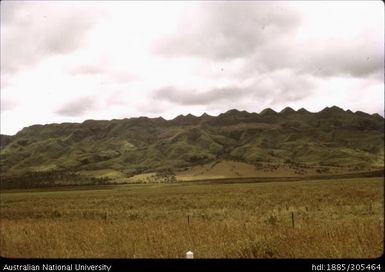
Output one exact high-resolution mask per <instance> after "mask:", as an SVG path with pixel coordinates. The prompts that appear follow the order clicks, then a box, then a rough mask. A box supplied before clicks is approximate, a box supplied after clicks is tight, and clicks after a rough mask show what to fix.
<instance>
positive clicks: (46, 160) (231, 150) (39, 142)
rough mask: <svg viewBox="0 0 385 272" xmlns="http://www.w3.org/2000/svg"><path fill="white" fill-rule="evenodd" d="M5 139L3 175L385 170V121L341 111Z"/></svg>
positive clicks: (144, 121)
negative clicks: (277, 167) (232, 168)
mask: <svg viewBox="0 0 385 272" xmlns="http://www.w3.org/2000/svg"><path fill="white" fill-rule="evenodd" d="M0 140H1V153H0V155H1V157H0V167H1V169H0V170H1V173H2V176H3V177H10V176H18V175H25V174H28V173H43V172H46V173H48V172H63V171H64V172H71V173H77V172H79V171H80V172H81V171H86V170H101V169H112V170H116V171H119V172H121V173H122V175H125V176H130V175H133V174H137V173H142V172H146V171H160V170H162V169H166V168H171V169H173V170H178V169H182V168H186V167H190V166H193V165H197V164H204V163H208V162H214V161H218V160H233V161H240V162H246V163H249V164H260V163H269V164H302V165H312V166H317V165H319V166H332V167H354V168H356V169H357V170H365V169H366V170H368V169H379V168H383V166H384V118H383V117H381V116H380V115H378V114H373V115H370V114H367V113H364V112H360V111H358V112H355V113H353V112H352V111H350V110H347V111H344V110H342V109H340V108H338V107H335V106H333V107H327V108H325V109H323V110H322V111H320V112H317V113H311V112H309V111H307V110H305V109H300V110H298V111H295V110H293V109H291V108H285V109H284V110H282V111H281V112H275V111H274V110H272V109H265V110H263V111H261V112H260V113H259V114H257V113H248V112H246V111H238V110H235V109H234V110H230V111H227V112H225V113H222V114H220V115H219V116H216V117H214V116H210V115H207V114H203V115H202V116H200V117H196V116H193V115H187V116H184V115H180V116H178V117H176V118H175V119H173V120H165V119H163V118H161V117H159V118H147V117H139V118H130V119H123V120H111V121H96V120H87V121H85V122H83V123H63V124H49V125H33V126H30V127H26V128H24V129H22V130H21V131H20V132H18V133H17V134H16V135H14V136H6V135H1V138H0Z"/></svg>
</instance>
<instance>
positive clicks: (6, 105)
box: [0, 98, 18, 112]
mask: <svg viewBox="0 0 385 272" xmlns="http://www.w3.org/2000/svg"><path fill="white" fill-rule="evenodd" d="M17 105H18V103H17V102H16V101H13V100H10V99H3V98H2V99H1V107H0V108H1V112H6V111H9V110H13V109H14V108H16V107H17Z"/></svg>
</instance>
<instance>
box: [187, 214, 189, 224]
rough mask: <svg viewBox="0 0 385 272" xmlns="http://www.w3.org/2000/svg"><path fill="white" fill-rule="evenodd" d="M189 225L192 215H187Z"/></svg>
mask: <svg viewBox="0 0 385 272" xmlns="http://www.w3.org/2000/svg"><path fill="white" fill-rule="evenodd" d="M187 225H189V226H190V215H187Z"/></svg>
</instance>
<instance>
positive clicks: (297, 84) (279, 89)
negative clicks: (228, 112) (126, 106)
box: [153, 71, 315, 106]
mask: <svg viewBox="0 0 385 272" xmlns="http://www.w3.org/2000/svg"><path fill="white" fill-rule="evenodd" d="M314 86H315V84H314V82H313V80H312V79H311V77H310V76H307V75H296V74H293V73H292V72H287V71H286V72H279V73H276V74H271V75H268V76H265V77H261V78H259V79H258V80H256V81H255V82H253V83H252V84H250V85H249V86H246V87H237V86H229V87H226V88H214V89H211V90H208V91H204V92H202V91H196V90H181V89H177V88H175V87H165V88H162V89H159V90H157V91H155V93H154V96H153V98H154V99H157V100H161V101H168V102H170V103H173V104H178V105H184V106H193V105H211V104H233V103H235V102H237V103H243V102H242V101H248V102H250V101H257V100H258V101H261V100H265V101H270V103H271V104H272V105H276V104H280V103H283V102H294V101H299V100H301V99H304V98H306V97H308V96H310V95H311V94H312V90H313V87H314Z"/></svg>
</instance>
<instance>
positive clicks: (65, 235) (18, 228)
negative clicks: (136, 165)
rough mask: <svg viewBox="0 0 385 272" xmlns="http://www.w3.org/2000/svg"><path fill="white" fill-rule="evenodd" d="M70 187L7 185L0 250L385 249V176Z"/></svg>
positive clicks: (211, 252)
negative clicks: (10, 186) (24, 187)
mask: <svg viewBox="0 0 385 272" xmlns="http://www.w3.org/2000/svg"><path fill="white" fill-rule="evenodd" d="M281 181H285V178H282V180H281ZM64 189H65V190H63V189H58V188H56V189H55V188H45V189H30V190H24V191H22V190H14V191H9V190H2V191H1V198H0V204H1V214H0V219H1V220H0V227H1V229H0V230H1V236H0V255H1V256H5V257H55V258H57V257H59V258H68V257H73V258H74V257H80V258H84V257H88V258H89V257H96V258H103V257H106V258H108V257H114V258H141V257H146V258H183V257H184V255H185V253H186V252H187V251H188V250H192V251H193V252H194V255H195V257H197V258H279V257H281V258H367V257H370V258H374V257H378V256H380V255H381V254H382V253H383V241H384V225H383V222H384V217H383V216H384V214H383V204H384V202H383V194H384V182H383V178H355V179H334V180H333V179H330V180H306V181H291V182H288V181H286V182H268V183H238V182H234V183H228V184H223V183H221V184H216V182H211V183H208V182H206V183H205V184H200V183H197V182H182V183H173V184H150V185H145V184H127V185H108V186H88V187H87V186H82V187H81V189H82V190H78V189H79V187H65V188H64ZM292 218H293V219H294V220H293V221H292ZM293 223H294V227H293Z"/></svg>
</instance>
